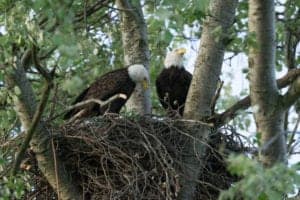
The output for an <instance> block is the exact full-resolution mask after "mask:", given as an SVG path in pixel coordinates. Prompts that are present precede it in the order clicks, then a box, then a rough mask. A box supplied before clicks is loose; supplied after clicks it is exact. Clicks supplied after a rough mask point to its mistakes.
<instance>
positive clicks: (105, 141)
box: [26, 115, 247, 199]
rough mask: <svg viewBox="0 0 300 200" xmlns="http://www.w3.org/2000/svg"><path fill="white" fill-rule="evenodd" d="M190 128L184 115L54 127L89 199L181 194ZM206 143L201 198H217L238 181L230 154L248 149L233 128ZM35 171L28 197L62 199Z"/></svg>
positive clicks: (57, 143) (58, 145) (59, 151)
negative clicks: (181, 117)
mask: <svg viewBox="0 0 300 200" xmlns="http://www.w3.org/2000/svg"><path fill="white" fill-rule="evenodd" d="M188 124H189V126H191V122H189V123H188ZM192 124H193V123H192ZM193 126H195V127H197V126H203V125H201V124H199V123H194V125H193ZM186 127H187V122H184V121H181V120H171V119H164V120H154V119H153V118H151V119H146V118H143V119H126V118H120V117H117V116H114V115H110V116H105V117H98V118H93V119H91V120H88V121H87V120H86V121H82V122H80V123H76V124H69V125H64V126H63V127H60V128H59V129H57V128H53V129H52V131H51V132H52V133H53V141H54V142H53V144H54V145H53V148H54V149H55V152H56V156H58V157H59V158H60V160H62V161H64V164H65V168H66V169H67V171H68V172H69V173H70V176H71V177H72V180H73V181H74V183H77V185H78V187H79V188H80V189H82V191H83V194H84V196H85V197H86V199H175V198H176V196H177V194H178V191H179V189H180V188H181V186H180V181H179V180H181V177H183V176H184V174H183V170H182V169H184V168H185V167H186V166H185V163H184V160H183V156H185V157H186V156H188V155H186V150H185V148H186V147H187V146H188V145H190V142H191V141H192V140H194V139H193V134H194V133H192V132H188V131H187V130H190V129H187V128H186ZM193 130H195V129H193ZM196 130H197V129H196ZM201 143H202V144H206V145H207V147H208V148H207V152H206V156H205V159H202V160H201V161H199V162H205V163H204V164H205V165H204V166H205V167H204V172H203V173H201V174H200V176H199V183H198V187H197V194H196V197H195V199H216V198H217V197H218V195H219V192H220V191H221V190H222V189H227V188H228V187H230V185H231V184H232V183H234V182H235V181H237V180H238V177H236V176H233V175H231V174H230V173H228V171H227V170H226V162H225V159H226V157H227V156H228V154H229V153H230V152H239V153H243V152H245V151H246V149H247V148H245V147H244V146H243V142H242V139H241V136H240V135H239V134H237V133H235V132H234V131H232V130H229V129H221V130H217V131H212V134H211V137H210V139H209V142H207V141H205V140H204V139H203V140H202V141H201ZM29 157H31V159H29V160H30V161H29V163H27V164H30V165H31V166H36V162H35V159H34V154H32V153H31V154H29ZM199 160H200V159H199ZM30 173H33V174H32V183H33V185H34V189H33V190H32V191H29V192H28V193H27V194H26V198H27V199H31V198H33V197H36V198H37V199H55V198H57V197H56V194H55V193H54V192H53V190H52V189H51V187H50V186H49V185H48V183H47V181H46V180H45V178H44V177H43V176H42V175H41V173H40V172H39V170H38V168H37V167H32V168H31V170H30Z"/></svg>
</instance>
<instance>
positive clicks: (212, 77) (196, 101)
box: [178, 0, 238, 199]
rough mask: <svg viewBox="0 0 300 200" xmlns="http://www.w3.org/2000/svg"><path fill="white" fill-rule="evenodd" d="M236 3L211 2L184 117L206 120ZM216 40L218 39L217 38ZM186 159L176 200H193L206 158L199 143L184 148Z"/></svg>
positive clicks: (204, 131) (200, 134)
mask: <svg viewBox="0 0 300 200" xmlns="http://www.w3.org/2000/svg"><path fill="white" fill-rule="evenodd" d="M237 2H238V1H237V0H215V1H210V5H209V12H210V13H209V15H208V17H207V18H206V20H205V21H204V26H203V32H202V37H201V43H200V50H199V51H200V54H199V55H198V57H197V60H196V64H195V70H194V75H193V80H192V83H191V86H190V89H189V92H188V96H187V101H186V104H185V110H184V118H186V119H192V120H201V119H204V118H206V117H209V116H210V115H211V114H212V113H211V109H210V107H211V103H212V99H213V97H214V95H215V92H216V88H217V84H218V81H219V76H220V73H221V67H222V62H223V57H224V51H225V47H226V44H227V43H228V32H229V29H230V27H231V25H232V24H233V19H234V16H235V9H236V7H237ZM217 38H218V39H217ZM193 132H194V133H195V135H193V136H194V137H195V138H197V139H200V140H206V139H207V138H208V136H209V134H210V133H211V128H210V127H208V126H203V127H202V128H201V129H199V130H197V131H193ZM186 151H187V153H188V155H193V156H189V157H186V158H183V159H184V162H185V163H186V167H185V169H186V171H185V172H184V173H185V175H186V177H184V178H183V179H182V189H181V191H180V193H179V198H178V199H192V198H193V196H194V192H195V188H196V185H197V183H196V180H197V179H198V176H199V174H200V173H201V171H202V169H203V166H202V165H201V164H202V163H203V162H201V160H202V158H203V157H204V156H205V152H206V146H205V144H203V143H201V142H199V141H195V140H194V141H192V144H191V145H187V146H186Z"/></svg>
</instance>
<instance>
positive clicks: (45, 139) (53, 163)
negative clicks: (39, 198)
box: [6, 64, 82, 200]
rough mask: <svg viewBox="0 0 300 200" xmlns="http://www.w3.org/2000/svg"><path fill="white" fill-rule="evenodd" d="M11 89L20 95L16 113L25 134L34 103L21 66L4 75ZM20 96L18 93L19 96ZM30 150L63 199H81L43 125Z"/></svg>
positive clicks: (30, 88)
mask: <svg viewBox="0 0 300 200" xmlns="http://www.w3.org/2000/svg"><path fill="white" fill-rule="evenodd" d="M6 78H7V81H8V85H9V87H10V88H11V89H15V88H18V89H19V91H20V92H17V95H14V98H13V99H14V105H15V110H16V112H17V114H18V116H19V117H20V120H21V123H22V127H23V128H24V129H25V131H26V132H27V130H28V128H29V126H30V124H31V122H32V117H33V115H34V112H35V110H36V100H35V95H34V92H33V89H32V87H31V84H30V83H29V81H28V79H27V78H26V74H25V71H24V69H23V67H21V66H20V64H16V66H15V69H13V70H11V73H9V74H8V75H7V77H6ZM18 93H19V94H18ZM31 149H32V150H33V151H34V153H35V155H36V159H37V162H38V166H39V169H40V170H41V172H42V173H43V175H44V176H45V177H46V178H47V180H48V182H49V183H50V185H51V186H52V187H53V189H54V190H55V191H56V193H57V194H58V197H59V198H60V199H63V200H71V199H72V200H73V199H82V194H81V192H79V190H76V189H77V187H75V186H74V184H73V183H72V182H71V180H70V179H69V177H68V175H67V172H66V171H65V169H64V167H63V164H62V162H61V161H60V160H59V159H58V158H57V157H55V156H54V154H53V149H52V146H51V138H50V133H49V132H48V131H47V128H46V127H45V125H44V124H43V123H41V122H40V123H39V124H38V126H37V129H36V131H35V134H33V137H32V139H31Z"/></svg>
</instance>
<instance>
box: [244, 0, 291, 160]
mask: <svg viewBox="0 0 300 200" xmlns="http://www.w3.org/2000/svg"><path fill="white" fill-rule="evenodd" d="M249 32H250V37H253V38H250V39H251V40H253V41H254V44H252V45H251V46H250V47H249V48H250V52H249V68H250V70H249V75H250V99H251V106H252V108H253V110H254V118H255V122H256V126H257V132H258V134H260V135H261V144H262V147H261V151H260V155H259V158H260V160H261V162H262V163H263V164H264V165H265V166H272V165H274V164H275V163H277V162H285V161H286V142H285V137H284V134H283V120H284V109H283V108H282V107H280V106H279V102H280V95H279V92H278V88H277V85H276V80H275V70H274V68H275V46H276V43H275V11H274V1H273V0H265V1H261V0H250V1H249Z"/></svg>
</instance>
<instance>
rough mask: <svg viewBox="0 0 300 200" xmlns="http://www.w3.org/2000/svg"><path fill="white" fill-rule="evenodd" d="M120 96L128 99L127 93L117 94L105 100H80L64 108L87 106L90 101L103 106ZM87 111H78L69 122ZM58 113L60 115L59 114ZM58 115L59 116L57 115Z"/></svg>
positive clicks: (71, 108)
mask: <svg viewBox="0 0 300 200" xmlns="http://www.w3.org/2000/svg"><path fill="white" fill-rule="evenodd" d="M119 98H122V99H127V96H126V95H125V94H122V93H121V94H116V95H114V96H112V97H110V98H109V99H107V100H105V101H101V100H100V99H88V100H85V101H82V102H79V103H77V104H75V105H73V106H70V107H68V108H67V109H66V110H64V112H63V113H65V112H67V111H69V110H73V109H75V108H80V107H82V106H85V105H88V104H90V103H96V104H99V105H100V106H101V107H103V106H105V105H107V104H109V103H111V102H112V101H114V100H116V99H119ZM84 112H85V110H84V109H83V110H81V111H80V112H79V113H77V114H76V115H75V116H73V117H72V118H71V119H70V120H69V121H68V123H70V122H74V121H75V120H76V119H78V118H79V117H80V116H82V114H83V113H84ZM61 114H62V113H60V114H59V115H61ZM59 115H58V116H59ZM56 117H57V116H56Z"/></svg>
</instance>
